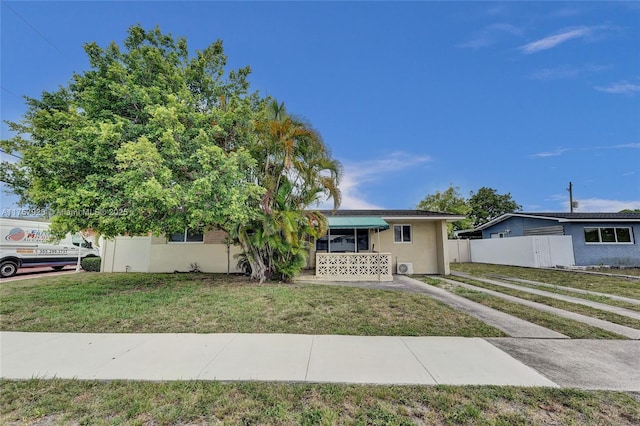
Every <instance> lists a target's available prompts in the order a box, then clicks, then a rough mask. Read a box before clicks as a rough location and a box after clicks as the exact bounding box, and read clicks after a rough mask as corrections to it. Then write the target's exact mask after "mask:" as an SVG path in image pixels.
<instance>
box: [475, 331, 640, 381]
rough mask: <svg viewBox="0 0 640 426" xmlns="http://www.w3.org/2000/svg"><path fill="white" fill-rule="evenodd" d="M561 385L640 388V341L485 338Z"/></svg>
mask: <svg viewBox="0 0 640 426" xmlns="http://www.w3.org/2000/svg"><path fill="white" fill-rule="evenodd" d="M486 340H487V341H488V342H490V343H491V344H493V345H495V346H497V347H498V348H500V349H502V350H503V351H505V352H506V353H508V354H509V355H511V356H513V357H514V358H516V359H519V360H520V361H522V362H523V363H525V364H527V365H529V366H531V367H533V368H535V369H536V370H537V371H539V372H541V373H542V374H544V375H545V376H547V377H549V378H550V379H551V380H553V381H554V382H555V383H557V384H559V385H560V386H562V387H572V388H580V389H600V390H617V391H632V392H633V391H635V392H638V391H640V342H639V341H633V340H533V339H505V338H489V339H486Z"/></svg>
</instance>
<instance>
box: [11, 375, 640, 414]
mask: <svg viewBox="0 0 640 426" xmlns="http://www.w3.org/2000/svg"><path fill="white" fill-rule="evenodd" d="M0 386H1V388H2V392H1V394H0V395H1V396H0V407H1V408H0V410H1V411H0V413H1V414H0V423H2V424H38V425H45V424H46V425H52V424H92V425H103V424H104V425H107V424H119V425H120V424H123V425H142V424H166V425H169V424H194V425H195V424H213V423H215V424H234V425H236V424H242V425H246V424H279V425H344V424H357V425H409V424H484V425H535V424H539V425H546V424H562V425H583V424H593V425H596V424H603V425H604V424H610V425H637V424H638V423H640V401H639V400H638V399H637V396H636V397H635V398H634V396H633V395H631V394H627V393H622V392H588V391H580V390H571V389H549V388H516V387H496V386H482V387H481V386H465V387H460V386H458V387H453V386H361V385H334V384H280V383H219V382H161V383H153V382H124V381H111V382H98V381H77V380H59V379H58V380H28V381H6V380H5V381H1V382H0Z"/></svg>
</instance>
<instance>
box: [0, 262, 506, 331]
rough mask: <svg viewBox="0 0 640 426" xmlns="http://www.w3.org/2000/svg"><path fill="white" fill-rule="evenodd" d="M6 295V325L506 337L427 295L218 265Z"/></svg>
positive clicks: (29, 283)
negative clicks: (253, 278)
mask: <svg viewBox="0 0 640 426" xmlns="http://www.w3.org/2000/svg"><path fill="white" fill-rule="evenodd" d="M0 299H1V300H2V304H1V305H0V315H1V321H2V323H1V329H2V330H5V331H46V332H93V333H133V332H140V333H185V332H189V333H232V332H235V333H302V334H350V335H366V336H369V335H371V336H373V335H387V336H395V335H400V336H481V337H483V336H484V337H489V336H504V334H503V333H502V332H501V331H499V330H497V329H495V328H493V327H490V326H488V325H486V324H484V323H482V322H481V321H479V320H477V319H475V318H472V317H470V316H468V315H466V314H464V313H461V312H458V311H456V310H453V309H452V308H449V307H448V306H446V305H444V304H441V303H439V302H436V301H434V300H432V299H431V298H429V297H426V296H424V295H419V294H409V293H401V292H396V291H384V290H366V289H359V288H351V287H337V286H326V285H309V284H298V285H290V284H276V283H268V284H263V285H257V284H252V283H249V282H248V281H247V280H246V279H245V278H244V277H238V276H230V277H227V276H225V275H212V274H197V275H192V274H134V273H129V274H124V273H121V274H106V273H100V274H98V273H84V274H76V275H63V276H57V277H47V278H39V279H34V280H23V281H13V282H7V283H3V285H2V287H1V288H0Z"/></svg>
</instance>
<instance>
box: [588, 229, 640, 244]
mask: <svg viewBox="0 0 640 426" xmlns="http://www.w3.org/2000/svg"><path fill="white" fill-rule="evenodd" d="M584 242H585V243H595V244H599V243H604V244H607V243H608V244H633V232H632V231H631V228H630V227H624V228H622V227H621V228H613V227H611V228H604V227H603V228H584Z"/></svg>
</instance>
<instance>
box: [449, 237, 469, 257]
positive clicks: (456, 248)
mask: <svg viewBox="0 0 640 426" xmlns="http://www.w3.org/2000/svg"><path fill="white" fill-rule="evenodd" d="M470 241H471V240H462V239H456V240H447V248H448V249H449V260H450V261H451V262H452V263H465V262H471V245H470V244H469V242H470Z"/></svg>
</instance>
